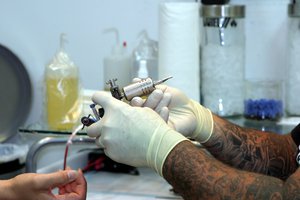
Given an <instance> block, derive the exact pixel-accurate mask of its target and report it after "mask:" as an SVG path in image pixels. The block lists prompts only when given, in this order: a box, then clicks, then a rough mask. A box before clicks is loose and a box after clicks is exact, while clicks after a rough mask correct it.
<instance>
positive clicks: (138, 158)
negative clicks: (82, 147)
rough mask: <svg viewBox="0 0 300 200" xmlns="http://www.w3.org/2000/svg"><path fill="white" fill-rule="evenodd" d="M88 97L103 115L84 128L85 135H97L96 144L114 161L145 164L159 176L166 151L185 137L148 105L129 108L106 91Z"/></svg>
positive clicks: (138, 165) (166, 154)
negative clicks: (85, 130) (85, 129)
mask: <svg viewBox="0 0 300 200" xmlns="http://www.w3.org/2000/svg"><path fill="white" fill-rule="evenodd" d="M92 100H93V102H94V103H96V104H98V105H100V106H102V107H103V108H104V110H105V114H104V116H103V118H101V120H100V121H98V122H97V123H94V124H93V125H91V126H90V127H88V128H87V134H88V135H89V136H90V137H97V139H96V140H97V141H98V142H97V143H98V145H100V146H103V147H104V152H105V154H106V155H107V156H108V157H110V158H111V159H113V160H115V161H116V162H120V163H124V164H127V165H131V166H135V167H142V166H148V167H151V168H153V169H154V170H156V171H157V172H158V173H159V174H160V175H162V167H163V164H164V161H165V159H166V157H167V156H168V154H169V153H170V151H171V150H172V149H173V148H174V147H175V146H176V145H177V144H178V143H180V142H181V141H183V140H187V139H186V138H185V137H184V136H182V135H181V134H179V133H177V132H175V131H174V130H172V129H171V128H170V127H169V126H168V125H167V124H166V123H165V121H164V120H163V119H161V117H160V116H159V115H158V114H157V113H156V112H154V111H153V110H152V109H150V108H141V107H132V106H130V105H128V104H126V103H124V102H122V101H119V100H117V99H115V98H113V97H112V96H111V95H110V94H107V93H106V92H97V93H95V94H94V96H93V97H92Z"/></svg>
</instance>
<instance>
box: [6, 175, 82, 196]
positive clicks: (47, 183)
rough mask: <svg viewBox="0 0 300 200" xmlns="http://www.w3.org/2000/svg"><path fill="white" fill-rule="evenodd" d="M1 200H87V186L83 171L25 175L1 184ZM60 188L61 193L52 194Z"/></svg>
mask: <svg viewBox="0 0 300 200" xmlns="http://www.w3.org/2000/svg"><path fill="white" fill-rule="evenodd" d="M0 185H1V188H0V191H1V193H0V199H10V200H19V199H22V200H32V199H39V200H85V199H86V192H87V184H86V181H85V178H84V176H83V174H82V172H81V170H78V171H74V170H65V171H59V172H55V173H50V174H35V173H25V174H21V175H18V176H16V177H14V178H12V179H10V180H6V181H2V182H0ZM53 188H59V193H58V194H54V193H52V189H53Z"/></svg>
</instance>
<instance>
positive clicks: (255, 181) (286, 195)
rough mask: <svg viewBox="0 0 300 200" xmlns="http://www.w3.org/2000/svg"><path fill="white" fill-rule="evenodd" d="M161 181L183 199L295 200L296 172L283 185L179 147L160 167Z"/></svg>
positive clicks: (186, 145)
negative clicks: (161, 170)
mask: <svg viewBox="0 0 300 200" xmlns="http://www.w3.org/2000/svg"><path fill="white" fill-rule="evenodd" d="M163 175H164V178H165V179H166V180H167V181H168V182H169V183H170V184H171V185H172V186H173V187H174V191H175V192H177V193H178V194H179V195H181V196H182V197H183V198H184V199H187V200H194V199H230V200H231V199H247V200H248V199H274V200H275V199H276V200H277V199H297V198H300V192H299V190H300V171H296V172H295V173H294V174H293V175H291V176H290V177H289V178H288V179H287V180H286V181H285V182H284V181H283V180H281V179H278V178H276V177H272V176H267V175H263V174H258V173H253V172H247V171H244V170H239V169H235V168H232V167H230V166H228V165H227V164H224V163H222V162H220V161H218V160H217V159H215V158H214V157H213V156H211V155H210V154H208V153H207V151H206V150H204V149H198V148H197V147H195V146H194V145H193V144H192V143H190V142H189V141H184V142H181V143H179V144H178V145H177V146H176V147H175V148H174V149H173V150H172V151H171V152H170V154H169V155H168V157H167V159H166V161H165V163H164V166H163Z"/></svg>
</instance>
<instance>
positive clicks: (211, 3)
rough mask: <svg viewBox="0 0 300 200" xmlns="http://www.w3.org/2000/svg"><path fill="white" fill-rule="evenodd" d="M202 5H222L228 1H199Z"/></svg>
mask: <svg viewBox="0 0 300 200" xmlns="http://www.w3.org/2000/svg"><path fill="white" fill-rule="evenodd" d="M201 3H202V4H204V5H223V4H227V3H229V0H201Z"/></svg>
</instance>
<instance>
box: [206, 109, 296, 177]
mask: <svg viewBox="0 0 300 200" xmlns="http://www.w3.org/2000/svg"><path fill="white" fill-rule="evenodd" d="M213 117H214V130H213V134H212V137H211V138H210V139H209V141H208V142H206V143H205V144H203V145H204V146H205V147H206V149H207V150H208V151H209V152H210V153H211V154H212V155H214V156H215V157H216V158H217V159H218V160H221V161H223V162H225V163H227V164H229V165H231V166H234V167H236V168H239V169H243V170H247V171H252V172H257V173H262V174H266V175H270V176H275V177H278V178H280V179H286V178H287V177H289V176H290V175H291V174H292V173H294V172H295V170H296V169H297V167H298V166H297V163H296V161H295V158H296V154H297V146H296V145H295V143H294V142H293V140H292V138H291V136H290V134H288V135H278V134H275V133H268V132H263V131H259V130H255V129H249V128H242V127H239V126H237V125H234V124H232V123H230V122H229V121H227V120H224V119H222V118H219V117H217V116H215V115H214V116H213Z"/></svg>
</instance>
